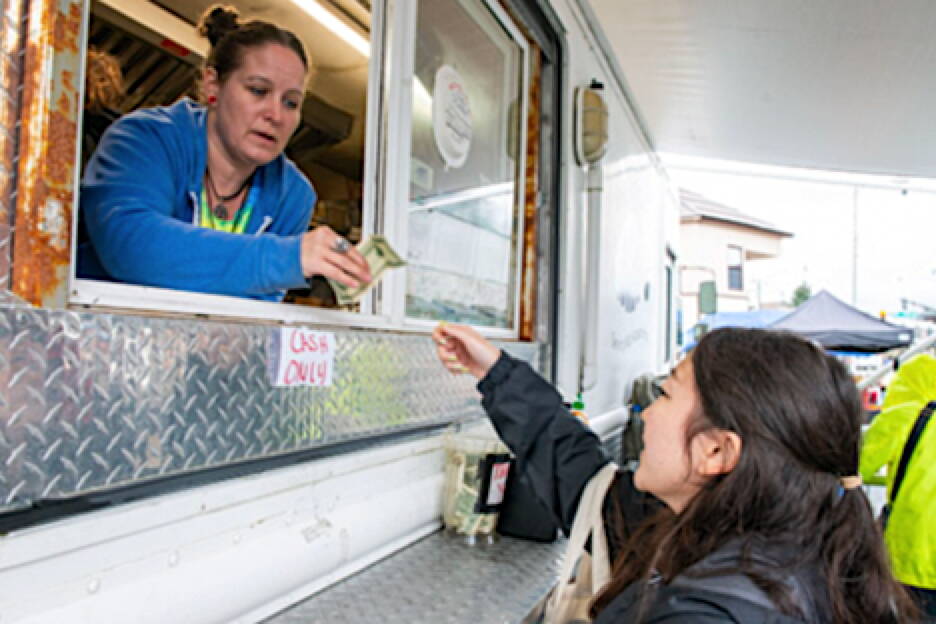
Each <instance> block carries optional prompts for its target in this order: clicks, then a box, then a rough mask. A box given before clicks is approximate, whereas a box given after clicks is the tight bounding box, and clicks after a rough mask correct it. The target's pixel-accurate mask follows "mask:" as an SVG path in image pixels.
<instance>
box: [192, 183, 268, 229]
mask: <svg viewBox="0 0 936 624" xmlns="http://www.w3.org/2000/svg"><path fill="white" fill-rule="evenodd" d="M254 195H255V193H254V192H253V188H251V189H250V192H248V193H247V199H246V200H244V203H243V205H241V207H240V209H239V210H238V211H237V212H236V213H235V214H234V218H233V219H230V220H229V219H221V218H219V217H216V216H215V214H214V213H213V212H212V211H211V210H209V208H208V193H207V192H206V191H205V189H202V192H201V215H200V216H201V218H200V219H199V225H201V226H202V227H203V228H208V229H209V230H218V231H219V232H230V233H231V234H243V233H244V232H246V231H247V222H248V221H249V220H250V213H251V212H253V200H254Z"/></svg>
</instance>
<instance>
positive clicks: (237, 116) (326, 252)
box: [78, 6, 370, 300]
mask: <svg viewBox="0 0 936 624" xmlns="http://www.w3.org/2000/svg"><path fill="white" fill-rule="evenodd" d="M198 31H199V33H200V34H201V35H203V36H205V37H207V38H208V40H209V41H210V42H211V51H210V53H209V55H208V58H207V60H206V62H205V67H204V70H203V76H202V81H201V90H202V94H203V98H204V105H200V104H196V103H195V102H193V101H192V100H189V99H183V100H181V101H179V102H177V103H175V104H173V105H172V106H168V107H160V108H152V109H144V110H138V111H135V112H134V113H131V114H129V115H126V116H124V117H122V118H121V119H120V120H119V121H117V122H115V123H114V124H113V125H111V127H110V128H109V129H108V131H107V132H106V133H105V134H104V136H103V138H102V140H101V143H100V144H99V146H98V149H97V151H96V152H95V154H94V156H93V157H92V158H91V161H90V163H89V165H88V169H87V171H86V173H85V177H84V180H83V183H82V188H81V214H82V218H83V219H84V221H85V225H86V226H87V230H88V233H89V235H90V244H88V245H85V246H84V247H83V248H82V249H81V252H80V256H79V264H78V276H79V277H87V278H94V279H105V280H115V281H122V282H130V283H135V284H144V285H150V286H160V287H164V288H175V289H181V290H194V291H199V292H206V293H216V294H223V295H237V296H243V297H253V298H258V299H267V300H279V299H280V298H282V296H283V294H284V292H285V290H286V289H288V288H292V287H300V286H302V285H303V284H305V280H306V278H307V277H310V276H312V275H324V276H326V277H331V278H333V279H335V280H336V281H338V282H340V283H342V284H345V285H346V286H351V287H354V286H356V285H358V283H360V282H366V281H369V280H370V273H369V271H368V268H367V263H366V262H365V261H364V259H363V258H362V257H361V255H360V254H359V253H358V252H357V251H356V250H355V249H353V248H351V247H350V245H349V244H348V241H347V240H345V239H344V238H342V237H340V236H338V235H337V234H335V233H334V232H333V231H332V230H331V229H329V228H328V227H318V228H316V229H315V230H314V231H312V232H307V231H306V230H307V228H308V224H309V217H310V214H311V211H312V209H313V206H314V204H315V193H314V191H313V190H312V186H311V185H310V184H309V182H308V180H306V178H305V176H303V175H302V173H301V172H300V171H299V170H298V169H297V168H296V166H295V165H294V164H293V163H292V162H290V161H289V159H287V158H286V157H285V156H284V155H283V149H284V148H285V147H286V143H287V141H288V140H289V137H290V136H291V135H292V133H293V132H294V131H295V129H296V127H297V126H298V124H299V119H300V114H301V109H302V101H303V96H304V93H305V88H306V81H307V78H308V73H309V63H308V60H307V58H306V54H305V50H304V49H303V46H302V44H301V43H300V41H299V40H298V39H297V38H296V36H295V35H293V34H292V33H291V32H289V31H287V30H284V29H282V28H279V27H278V26H275V25H274V24H271V23H268V22H263V21H256V20H255V21H249V22H246V23H242V22H241V21H240V20H239V18H238V14H237V11H236V10H234V9H233V8H231V7H222V6H214V7H211V8H209V9H208V10H207V11H206V12H205V14H204V15H203V17H202V19H201V21H200V23H199V26H198Z"/></svg>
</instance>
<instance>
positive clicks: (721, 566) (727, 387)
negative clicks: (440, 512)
mask: <svg viewBox="0 0 936 624" xmlns="http://www.w3.org/2000/svg"><path fill="white" fill-rule="evenodd" d="M433 336H434V339H435V340H436V342H437V343H438V354H439V357H440V358H441V359H442V361H443V362H444V363H445V364H446V366H447V367H448V368H449V369H450V370H452V371H453V372H464V371H467V372H470V373H471V374H472V375H474V376H475V377H477V378H479V379H480V380H481V382H480V383H479V385H478V388H479V390H480V391H481V394H482V397H483V398H482V404H483V406H484V408H485V410H486V411H487V413H488V415H489V417H490V418H491V420H492V421H493V424H494V426H495V428H496V429H497V431H498V432H499V434H500V435H501V437H502V438H503V440H504V441H505V442H506V443H507V445H508V446H509V447H510V448H511V450H512V451H513V452H514V453H515V454H516V457H517V466H518V469H519V470H520V471H522V472H524V473H525V474H526V475H527V476H528V478H529V480H530V482H531V483H532V484H533V486H534V488H535V490H536V492H537V495H538V496H539V498H540V499H541V500H542V501H543V502H544V503H545V504H546V505H547V507H548V508H549V509H551V510H552V512H553V514H554V515H555V517H556V519H557V520H558V521H559V522H560V523H561V525H562V526H563V527H564V528H565V529H566V530H568V529H569V528H570V526H571V525H572V522H573V520H574V517H573V516H574V514H575V510H576V505H577V502H578V498H579V497H580V495H581V492H582V490H583V488H584V486H585V484H586V482H587V481H588V480H589V479H590V478H591V476H592V475H595V474H596V473H597V472H598V471H599V469H601V468H602V467H603V466H604V465H605V464H606V463H607V461H608V460H607V459H606V457H605V455H604V454H603V452H602V450H601V447H600V443H599V440H598V438H597V437H596V436H595V434H594V433H592V432H591V431H590V430H588V429H587V428H586V427H585V426H583V425H582V424H581V423H580V422H579V421H578V420H577V419H575V418H573V417H571V416H570V415H569V414H568V413H567V412H566V411H565V409H564V408H563V407H562V400H561V398H560V396H559V395H558V393H557V392H556V391H555V390H554V389H553V388H552V387H551V386H550V385H549V384H548V383H547V382H546V381H544V380H543V379H542V378H540V377H539V376H538V375H537V374H536V373H534V372H533V371H532V370H531V369H530V367H529V366H527V365H526V364H524V363H522V362H519V361H517V360H515V359H513V358H511V357H510V356H508V355H506V354H505V353H502V352H501V351H500V350H499V349H497V348H496V347H494V346H493V345H491V344H490V343H489V342H487V341H486V340H484V339H483V338H482V337H480V336H479V335H478V334H477V333H476V332H475V331H474V330H472V329H470V328H467V327H461V326H455V325H443V326H441V327H439V328H437V329H436V331H435V333H434V335H433ZM643 417H644V421H645V430H644V435H643V441H644V449H643V451H642V452H641V454H640V463H639V467H638V468H637V470H636V472H635V473H633V474H631V473H626V472H619V473H618V477H617V480H616V483H615V484H614V485H613V486H612V488H611V489H610V490H609V495H608V499H607V500H606V502H605V505H604V517H605V524H606V526H608V527H609V529H610V530H609V533H610V534H615V533H617V535H618V536H619V537H618V539H610V540H609V542H610V547H611V551H612V556H613V557H614V560H615V565H614V568H613V574H612V580H611V581H610V583H608V584H607V586H606V587H605V588H604V589H603V591H601V593H600V594H599V595H598V597H597V599H596V600H595V602H594V604H593V606H592V615H593V617H595V620H594V621H595V622H598V623H610V622H626V623H631V622H706V623H714V622H744V623H745V624H751V623H756V622H778V623H779V622H810V623H826V622H828V623H835V624H846V623H849V624H850V623H855V622H862V623H869V622H874V623H879V622H906V621H909V620H910V619H911V618H912V617H915V616H914V615H913V613H912V612H911V610H912V606H911V605H910V603H909V602H908V599H907V598H906V595H905V594H904V592H903V590H902V588H901V587H900V586H899V585H898V584H897V582H896V581H895V580H894V578H893V577H892V575H891V573H890V570H889V569H888V564H887V559H886V555H885V553H884V550H883V544H882V541H881V535H880V532H879V530H878V529H877V526H876V524H875V522H874V519H873V518H872V515H871V510H870V507H869V505H868V501H867V500H866V498H865V496H864V494H863V493H862V491H861V489H860V488H858V487H857V486H858V485H859V484H860V479H858V478H857V477H856V476H855V475H856V473H857V470H858V451H859V446H860V442H861V435H860V422H861V407H860V403H859V400H858V395H857V392H856V390H855V387H854V384H853V383H852V382H851V380H850V379H849V378H848V376H847V375H846V373H845V371H844V369H843V368H842V366H841V365H840V364H839V363H838V362H837V361H835V360H834V359H833V358H831V357H829V356H827V355H826V354H824V353H823V352H821V351H820V350H819V349H818V348H817V347H815V346H813V345H812V344H811V343H808V342H806V341H804V340H801V339H799V338H796V337H794V336H793V335H790V334H784V333H776V332H768V331H763V330H747V329H720V330H717V331H713V332H711V333H709V334H707V335H706V336H705V337H704V338H703V339H702V340H701V341H700V342H699V344H698V346H697V347H696V348H695V349H694V351H693V352H692V354H691V356H690V357H688V358H686V359H685V360H684V361H683V362H682V363H680V364H679V366H677V367H676V369H675V370H674V371H673V373H672V374H671V375H670V377H669V378H668V379H667V380H666V381H664V382H663V384H662V395H661V396H660V398H659V399H657V400H656V402H654V403H653V405H652V406H651V407H650V408H648V409H647V410H645V411H644V412H643ZM641 492H644V493H647V494H649V495H652V496H653V497H655V498H656V499H658V500H659V501H662V503H663V504H662V506H661V508H660V509H659V510H658V511H656V512H650V513H649V514H648V513H647V510H650V509H652V508H653V506H652V505H650V504H646V503H643V504H642V503H641V501H640V497H641ZM621 510H624V511H623V513H622V511H621ZM642 513H643V514H646V517H643V518H635V517H634V516H635V515H641V514H642ZM628 527H631V530H628Z"/></svg>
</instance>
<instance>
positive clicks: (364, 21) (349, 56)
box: [68, 0, 531, 338]
mask: <svg viewBox="0 0 936 624" xmlns="http://www.w3.org/2000/svg"><path fill="white" fill-rule="evenodd" d="M211 4H214V2H212V1H211V0H153V1H152V2H149V1H147V0H93V2H91V5H90V11H89V17H88V21H87V28H86V46H87V50H89V51H91V50H93V51H94V52H89V53H90V54H101V55H105V56H108V57H110V58H112V59H113V60H114V61H115V62H116V63H117V64H118V66H119V68H120V74H121V75H122V83H123V84H122V88H121V89H120V90H119V93H118V94H117V96H116V97H114V98H113V99H111V100H109V101H108V102H107V103H105V105H104V106H103V107H102V106H100V105H99V104H95V105H92V104H91V103H90V100H89V98H91V97H92V96H94V89H93V88H89V89H88V92H87V93H86V96H85V102H86V105H87V106H86V109H85V111H84V115H83V126H82V130H81V132H82V137H81V141H80V144H81V149H82V157H81V161H80V162H81V167H82V168H83V167H84V166H85V165H86V163H87V160H88V158H89V155H90V153H91V152H92V151H93V149H94V148H95V145H96V144H97V142H98V141H99V139H100V136H101V134H102V133H103V132H104V130H105V129H106V127H107V125H108V124H109V123H111V122H112V121H113V119H114V118H116V117H118V116H119V115H123V114H126V113H129V112H131V111H133V110H136V109H139V108H143V107H151V106H167V105H171V104H172V103H174V102H176V101H177V100H178V99H179V98H182V97H191V98H193V99H198V98H199V90H198V86H197V81H198V78H199V76H200V74H201V67H202V64H203V61H204V58H205V56H206V54H207V52H208V43H207V41H206V40H204V39H202V38H200V37H198V36H197V34H196V33H195V26H194V24H195V22H196V21H197V19H198V17H199V16H200V15H201V14H202V13H203V12H204V10H205V9H206V8H207V7H208V6H210V5H211ZM230 4H232V5H233V6H235V7H236V8H238V9H239V11H240V12H241V17H242V18H243V19H251V18H257V19H262V20H267V21H270V22H273V23H275V24H277V25H280V26H283V27H285V28H288V29H289V30H291V31H293V32H295V33H296V34H297V36H298V37H299V38H300V40H301V41H302V42H303V44H304V45H305V47H306V51H307V53H308V56H309V61H310V65H311V68H310V75H311V79H310V81H309V86H308V92H307V93H306V95H305V99H304V102H303V104H302V109H301V120H300V123H299V127H298V129H297V130H296V132H295V134H294V135H293V136H292V138H291V139H290V141H289V143H288V146H287V147H286V150H285V153H286V155H287V156H288V157H289V158H290V159H292V160H293V161H294V162H295V163H296V165H297V166H298V167H299V169H300V170H301V171H302V172H303V173H304V174H305V175H306V177H308V179H309V180H310V181H311V182H312V184H313V186H314V188H315V190H316V193H317V202H316V206H315V209H314V211H313V214H312V218H311V222H310V223H309V227H310V229H311V228H315V227H319V226H322V225H327V226H328V227H330V228H332V229H333V230H334V231H335V232H337V233H338V234H340V235H342V236H344V237H346V238H347V239H348V240H349V241H350V242H351V243H353V244H356V243H358V242H360V241H362V240H364V239H366V238H367V237H369V236H370V235H372V234H381V235H384V236H385V237H386V238H387V239H388V241H389V242H390V244H391V245H392V246H393V247H394V248H395V250H396V251H397V252H398V253H399V254H400V255H401V256H402V257H403V258H404V259H405V260H406V262H407V266H406V267H404V268H403V269H398V270H396V271H394V272H392V273H391V275H390V276H389V277H388V278H386V279H384V280H383V281H382V282H381V283H380V284H379V285H378V287H377V288H374V289H372V291H371V292H370V293H369V294H368V295H366V296H364V297H363V298H361V299H360V301H359V302H357V303H355V304H351V305H347V306H343V307H342V306H339V305H338V303H337V301H336V297H335V295H334V293H333V291H332V288H331V287H330V285H329V284H328V283H327V281H326V280H325V279H323V278H313V280H311V283H310V285H309V286H308V287H305V288H297V289H293V290H290V291H289V292H288V293H287V294H286V296H285V298H284V300H283V302H282V303H270V302H264V301H255V300H250V299H241V298H236V299H232V298H231V297H224V296H218V295H211V294H204V293H198V292H188V291H177V290H171V289H167V288H154V287H149V286H141V285H135V284H129V283H117V282H108V281H100V280H94V279H86V278H83V277H81V276H78V275H76V272H75V268H74V265H75V262H74V261H73V262H72V277H71V281H70V288H69V295H68V301H69V303H70V304H71V305H73V306H82V305H84V306H100V307H105V308H118V309H123V308H138V309H139V308H142V309H150V310H157V311H158V310H163V311H168V312H181V313H186V314H207V315H223V316H231V315H233V316H239V317H251V318H259V319H270V320H276V321H288V322H291V321H306V322H316V321H320V322H327V323H340V324H350V325H358V326H379V327H390V328H401V329H403V328H411V329H414V330H418V331H421V330H425V328H426V327H427V326H428V325H432V324H434V323H435V322H437V321H439V320H447V321H456V322H462V323H468V324H472V325H476V326H479V327H481V328H485V331H486V332H487V333H489V334H491V335H495V336H501V337H505V338H510V337H517V336H518V323H519V317H520V305H521V304H520V296H519V291H520V286H521V285H520V282H521V275H522V264H523V263H522V261H521V258H522V257H523V253H522V252H523V230H524V219H523V206H524V201H525V196H524V190H525V184H523V180H524V176H525V175H526V164H527V163H526V153H527V150H526V149H525V145H526V127H527V123H526V121H527V119H528V117H527V115H528V113H529V103H528V94H529V93H530V84H529V83H530V78H529V75H530V71H529V67H530V63H531V54H530V50H529V45H528V43H527V41H526V39H525V38H524V37H523V35H522V34H521V33H520V31H519V30H518V28H517V26H516V24H515V23H514V22H513V21H512V20H511V18H510V17H509V16H508V14H507V13H506V11H505V10H504V9H503V8H502V7H501V5H500V4H499V3H497V2H493V1H492V2H488V1H486V0H432V1H429V0H420V1H417V0H407V1H404V2H399V3H394V8H393V10H392V12H390V13H387V12H386V10H385V6H384V5H383V4H381V3H376V2H374V3H372V2H369V1H366V0H291V1H283V2H279V3H275V4H272V5H269V6H264V7H263V8H261V9H259V10H258V9H257V6H258V5H256V4H255V3H248V2H245V1H235V2H231V3H230ZM413 32H415V33H416V37H415V39H414V38H413V37H412V34H411V33H413ZM391 40H392V42H393V46H390V45H385V43H386V42H388V41H391ZM385 50H386V51H387V52H385ZM391 50H392V51H391ZM89 58H90V57H89ZM86 72H87V73H88V75H89V78H90V79H94V76H93V75H92V72H93V67H92V64H91V62H90V60H89V61H88V62H87V67H86ZM89 85H90V83H89ZM401 85H410V88H409V89H408V90H407V89H405V88H403V87H401ZM102 110H103V113H102ZM401 129H402V131H401ZM396 154H408V157H407V158H396V157H395V155H396ZM75 213H76V219H75V223H74V228H73V231H74V232H75V236H74V239H73V244H72V249H73V252H72V253H73V257H74V253H75V250H76V249H77V248H78V247H79V246H80V245H81V244H83V243H84V242H85V241H86V240H87V231H86V228H85V227H84V224H83V223H82V222H81V220H80V219H79V218H78V216H77V215H78V210H77V209H76V210H75Z"/></svg>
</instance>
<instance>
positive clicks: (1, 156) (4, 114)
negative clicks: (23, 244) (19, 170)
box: [0, 0, 25, 293]
mask: <svg viewBox="0 0 936 624" xmlns="http://www.w3.org/2000/svg"><path fill="white" fill-rule="evenodd" d="M24 8H25V0H0V10H2V13H0V293H5V292H6V291H7V290H8V289H9V287H10V261H11V257H12V249H13V246H12V230H11V224H12V214H13V204H14V200H15V194H14V180H15V179H16V176H15V171H16V139H17V134H18V121H19V93H20V90H19V85H20V78H21V68H22V62H23V46H22V33H23V29H24V16H23V11H24Z"/></svg>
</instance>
